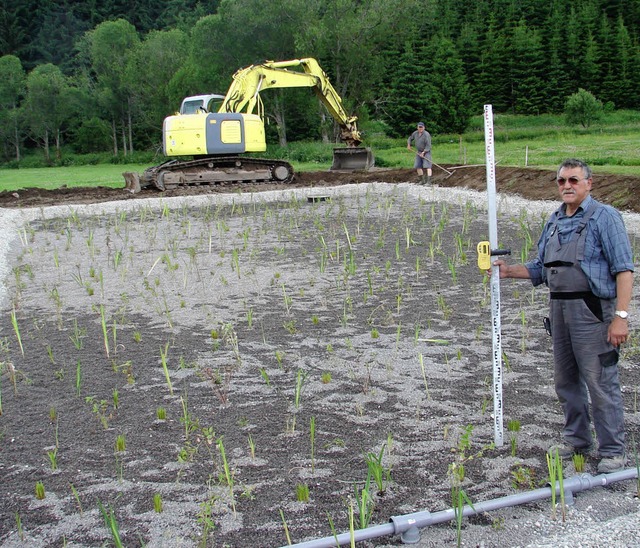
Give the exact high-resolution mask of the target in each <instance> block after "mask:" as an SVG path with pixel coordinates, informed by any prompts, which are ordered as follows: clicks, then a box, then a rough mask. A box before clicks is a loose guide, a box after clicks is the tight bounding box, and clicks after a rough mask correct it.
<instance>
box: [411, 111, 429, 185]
mask: <svg viewBox="0 0 640 548" xmlns="http://www.w3.org/2000/svg"><path fill="white" fill-rule="evenodd" d="M411 141H413V142H414V143H415V146H416V150H417V153H416V159H415V162H413V167H414V168H415V169H416V170H417V173H418V175H419V176H420V184H422V185H424V184H429V183H431V173H432V171H431V135H430V134H429V132H428V131H427V130H426V129H424V123H423V122H418V128H417V129H416V131H414V132H413V133H412V134H411V136H410V137H409V139H407V149H408V150H411ZM423 169H426V170H427V178H426V180H425V177H424V171H423Z"/></svg>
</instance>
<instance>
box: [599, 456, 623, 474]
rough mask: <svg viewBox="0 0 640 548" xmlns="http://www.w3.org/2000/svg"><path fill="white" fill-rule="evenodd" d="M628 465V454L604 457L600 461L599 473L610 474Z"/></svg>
mask: <svg viewBox="0 0 640 548" xmlns="http://www.w3.org/2000/svg"><path fill="white" fill-rule="evenodd" d="M626 465H627V456H626V455H618V456H617V457H603V458H602V460H601V461H600V462H599V463H598V473H599V474H609V473H611V472H617V471H618V470H622V469H624V467H625V466H626Z"/></svg>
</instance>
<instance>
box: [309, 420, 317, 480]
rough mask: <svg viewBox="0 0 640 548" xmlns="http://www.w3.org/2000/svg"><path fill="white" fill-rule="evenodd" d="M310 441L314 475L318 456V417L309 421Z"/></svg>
mask: <svg viewBox="0 0 640 548" xmlns="http://www.w3.org/2000/svg"><path fill="white" fill-rule="evenodd" d="M309 439H310V441H311V473H312V474H314V473H315V470H316V467H315V454H316V451H315V450H316V417H315V416H312V417H311V419H310V421H309Z"/></svg>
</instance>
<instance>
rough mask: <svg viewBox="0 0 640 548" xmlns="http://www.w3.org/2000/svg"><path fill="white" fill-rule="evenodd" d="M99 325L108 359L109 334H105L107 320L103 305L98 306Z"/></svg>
mask: <svg viewBox="0 0 640 548" xmlns="http://www.w3.org/2000/svg"><path fill="white" fill-rule="evenodd" d="M100 325H101V326H102V339H103V341H104V349H105V352H106V353H107V358H109V357H110V356H109V334H108V332H107V318H106V314H105V310H104V305H102V304H101V305H100Z"/></svg>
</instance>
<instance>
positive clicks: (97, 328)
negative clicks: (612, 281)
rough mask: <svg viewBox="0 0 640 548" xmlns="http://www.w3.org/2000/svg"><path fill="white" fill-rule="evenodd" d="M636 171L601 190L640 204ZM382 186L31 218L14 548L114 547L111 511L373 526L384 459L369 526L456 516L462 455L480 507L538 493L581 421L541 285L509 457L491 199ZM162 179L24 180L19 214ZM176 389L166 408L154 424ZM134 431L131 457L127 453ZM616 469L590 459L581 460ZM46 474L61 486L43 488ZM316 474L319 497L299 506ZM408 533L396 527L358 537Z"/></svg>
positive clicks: (17, 391) (514, 533) (535, 178)
mask: <svg viewBox="0 0 640 548" xmlns="http://www.w3.org/2000/svg"><path fill="white" fill-rule="evenodd" d="M445 176H446V174H445V173H444V172H442V171H440V170H437V169H436V173H435V177H434V181H435V182H436V183H437V184H438V185H440V186H467V187H469V188H473V189H480V190H481V189H484V188H485V186H486V184H485V170H484V168H482V167H469V168H461V169H458V170H456V171H455V174H454V175H453V176H451V177H448V178H446V177H445ZM413 178H415V174H414V173H413V172H412V171H411V170H406V169H405V170H379V171H374V172H370V173H361V174H345V173H342V174H340V173H332V172H322V173H302V174H299V175H298V176H297V177H296V180H295V182H294V184H295V185H298V186H314V187H322V186H334V185H341V184H347V183H354V182H364V181H382V182H388V183H400V182H406V181H408V180H409V181H410V180H412V179H413ZM497 181H498V189H499V190H501V191H507V192H517V193H518V194H521V195H522V196H524V197H526V198H530V199H556V198H557V195H556V193H557V189H556V184H555V182H554V174H553V173H551V172H541V171H536V170H523V169H515V168H499V169H498V170H497ZM639 186H640V178H631V177H609V176H607V177H603V176H596V177H595V179H594V191H593V194H594V195H595V196H596V197H598V198H600V199H602V200H604V201H605V202H609V203H614V204H615V205H617V206H618V207H620V208H621V209H625V210H633V211H639V209H638V208H639V207H640V202H639V199H640V198H639V194H640V193H638V189H639ZM242 188H243V189H246V190H248V191H260V190H267V189H273V188H277V187H276V186H273V185H269V186H266V185H261V186H255V185H244V186H243V187H242ZM408 188H409V190H411V189H412V187H408ZM236 190H237V187H233V186H231V185H230V186H225V187H219V188H214V189H210V188H190V189H185V190H183V191H178V192H172V193H167V195H184V194H186V193H194V194H197V193H212V192H229V191H236ZM386 192H387V191H385V192H383V193H380V195H377V194H376V193H371V194H367V195H366V196H365V195H364V194H361V195H360V196H359V197H358V196H356V197H337V198H332V200H327V201H326V202H320V203H306V202H303V203H287V202H282V203H281V204H273V205H262V206H260V205H252V206H251V207H246V208H245V210H242V208H238V207H235V208H230V207H229V208H226V209H216V210H215V212H214V211H213V210H212V209H209V210H203V209H200V210H199V209H196V208H194V209H193V210H192V211H191V210H190V211H189V212H188V213H187V212H186V211H177V210H176V212H175V213H172V214H167V215H165V213H164V212H162V214H159V213H155V214H154V213H152V212H151V210H147V209H142V208H141V210H140V211H138V212H137V213H132V214H130V216H126V215H125V216H122V215H120V216H116V215H113V216H108V215H102V216H96V217H90V218H87V219H83V218H76V217H69V218H68V219H66V218H65V219H49V220H41V221H34V222H32V223H31V227H30V228H29V229H26V230H25V231H21V233H20V241H18V240H19V239H18V238H17V237H15V238H14V240H15V242H14V245H13V246H12V250H11V253H10V257H9V262H10V268H11V269H12V274H10V275H8V276H7V280H6V283H7V286H8V288H9V291H10V299H11V303H12V305H13V306H14V307H15V310H16V320H17V322H18V325H19V326H20V334H21V338H22V343H23V345H24V354H23V353H22V352H21V351H20V348H19V347H18V345H17V343H16V337H15V334H14V328H13V326H12V323H11V316H10V311H9V310H5V311H4V312H3V316H2V318H1V319H0V333H1V334H2V339H0V342H2V346H0V363H1V364H2V365H3V366H4V367H3V369H2V376H1V379H0V380H1V383H2V384H1V385H0V386H1V395H2V411H3V413H2V415H1V416H0V478H1V479H0V545H1V546H3V547H13V546H25V545H26V546H63V545H70V546H71V545H72V546H104V545H107V544H108V545H111V544H112V543H113V535H112V534H110V533H109V532H108V531H107V529H106V528H105V526H104V520H103V518H102V516H101V513H100V511H99V505H100V504H102V505H103V507H105V509H106V511H107V512H110V511H113V512H114V517H115V521H116V522H117V524H118V526H119V528H120V534H121V536H122V539H123V544H124V546H128V547H130V546H143V545H146V546H167V547H169V546H170V547H174V546H196V545H203V546H204V545H206V546H215V547H222V546H228V547H234V548H246V547H248V546H252V547H255V548H262V547H275V546H281V545H286V544H287V538H286V534H285V527H284V525H283V517H284V520H285V521H286V523H287V526H288V528H289V533H290V534H291V537H292V541H293V542H300V541H302V540H304V539H312V538H318V537H326V536H330V535H331V528H330V520H331V521H332V522H333V523H334V525H335V528H336V530H337V532H338V533H342V532H344V531H348V527H349V519H348V511H347V510H348V508H349V506H352V507H355V508H356V509H355V514H356V516H355V519H356V521H357V520H358V519H359V511H358V509H357V505H356V504H355V496H354V492H355V489H358V492H359V493H360V495H359V496H360V497H361V496H362V495H361V489H362V488H363V487H364V486H365V478H366V476H367V464H366V459H367V458H368V459H369V461H373V462H374V463H375V461H376V460H377V459H378V460H380V461H381V464H382V467H383V469H384V470H385V471H389V474H390V475H389V477H388V478H387V477H386V476H385V475H383V478H382V480H383V484H384V490H383V491H378V489H377V488H373V487H372V488H371V492H372V500H373V501H374V502H375V504H374V506H373V514H372V516H371V518H370V523H371V524H381V523H387V522H388V519H389V517H390V516H393V515H402V514H407V513H411V512H415V511H419V510H424V509H426V510H430V511H439V510H444V509H447V508H449V507H451V505H452V501H451V486H452V483H454V481H455V479H454V476H453V475H452V466H455V467H457V470H458V472H460V466H462V467H463V468H464V474H462V476H463V477H462V479H461V483H460V487H461V488H462V489H463V490H464V491H465V492H466V493H467V495H468V496H469V497H470V498H471V500H473V501H474V502H477V501H481V500H489V499H493V498H497V497H502V496H505V495H509V494H513V493H519V492H522V491H526V490H532V489H535V488H539V487H541V486H543V485H544V483H545V478H546V476H547V470H546V462H545V457H544V454H545V448H546V447H547V446H548V445H549V444H550V443H553V442H556V441H558V436H559V432H560V429H561V426H562V414H561V411H560V408H559V406H558V404H557V401H556V398H555V395H554V393H553V387H552V372H551V367H550V345H549V341H548V337H547V335H546V334H545V332H544V329H543V328H542V325H541V324H542V322H541V320H542V316H543V315H544V313H545V309H546V295H545V292H544V290H541V289H538V290H536V291H535V292H532V290H531V288H530V285H526V283H524V282H521V281H512V283H508V284H506V283H505V284H504V285H503V296H502V305H503V319H502V325H503V342H502V345H503V349H504V352H505V357H508V364H507V365H508V367H507V369H506V371H505V373H504V402H505V404H504V405H505V424H506V421H507V419H517V420H518V421H520V423H521V425H522V426H521V430H520V431H519V432H513V433H508V432H505V444H504V446H503V447H500V448H490V446H489V444H490V443H491V441H492V440H493V422H492V419H491V412H492V381H491V329H490V310H489V308H490V307H489V305H488V300H487V299H488V292H487V284H486V283H483V282H482V276H479V274H478V269H477V266H475V265H474V264H473V263H474V261H475V254H474V253H473V250H472V244H474V243H475V242H476V241H478V239H482V237H483V236H484V238H486V221H485V215H484V214H483V213H479V212H475V211H472V209H469V208H466V207H465V208H461V207H457V206H451V207H448V208H447V207H442V206H438V205H437V204H435V205H434V204H429V203H428V202H427V203H423V202H421V201H420V200H415V196H409V194H407V193H408V192H409V191H407V187H406V186H404V188H403V187H400V186H398V187H393V188H392V189H391V190H389V191H388V193H386ZM425 194H426V192H425ZM158 195H159V193H157V192H153V191H145V192H141V193H140V194H137V195H131V194H129V193H128V192H125V191H124V190H110V189H104V188H97V189H90V190H89V189H79V190H71V189H62V190H58V191H52V192H47V191H41V190H27V191H18V192H16V193H3V194H0V207H13V208H15V207H38V206H47V205H54V204H55V205H59V204H86V203H95V202H101V201H112V200H138V199H141V198H148V197H157V196H158ZM407 196H409V198H408V199H407ZM418 202H420V203H418ZM256 208H257V209H256ZM212 215H214V216H215V217H212ZM439 225H440V226H441V227H442V226H444V227H446V228H445V230H444V231H441V232H440V233H439V235H438V234H437V233H436V229H437V227H438V226H439ZM534 225H535V223H534ZM536 229H537V225H535V226H532V231H535V230H536ZM521 230H522V225H519V224H518V223H517V222H513V223H512V224H511V223H510V221H509V219H508V218H506V217H505V218H503V223H502V225H501V237H502V242H503V243H504V244H505V245H506V246H508V247H512V248H513V249H516V250H518V249H520V246H521V244H522V240H523V234H522V232H521ZM452 234H453V235H462V234H466V236H465V237H464V238H462V239H460V240H458V239H456V238H453V237H452ZM319 235H322V238H323V239H321V238H320V237H319ZM466 238H468V240H466ZM534 238H535V236H534ZM347 240H350V242H349V243H348V242H347ZM463 240H465V241H463ZM534 241H535V240H534ZM321 242H324V243H325V244H326V246H327V247H326V249H325V251H324V252H323V248H322V244H321ZM430 242H431V245H433V247H430ZM352 244H353V245H354V248H353V249H354V258H355V261H354V264H353V269H351V265H350V263H349V261H348V260H347V255H346V252H347V245H349V246H350V245H352ZM336 246H338V247H336ZM462 248H464V249H466V250H467V253H468V255H469V256H468V258H463V257H462V256H461V255H460V251H461V249H462ZM430 249H431V252H432V253H431V254H430V252H429V250H430ZM234 257H237V258H238V260H237V262H234ZM451 258H454V259H453V260H452V259H451ZM514 260H516V259H515V258H514ZM323 262H324V266H323ZM325 268H326V270H325ZM102 306H103V308H101V307H102ZM101 311H103V312H104V315H105V329H106V331H107V333H106V334H107V339H108V343H107V346H108V347H109V350H110V352H109V354H108V355H107V352H106V349H105V341H104V339H105V332H104V330H103V328H102V325H101V324H102V322H101ZM634 344H636V343H634ZM164 352H167V353H168V358H167V360H168V369H169V372H170V375H171V380H172V391H171V390H169V386H168V383H167V380H166V377H165V375H164V372H163V369H162V366H161V356H162V354H163V353H164ZM419 360H423V365H424V369H423V370H421V365H420V361H419ZM637 361H638V358H637V352H636V353H634V352H628V355H627V356H626V358H625V360H624V363H625V367H624V368H622V369H621V376H622V384H623V391H624V397H625V412H626V416H627V434H628V436H629V438H631V436H632V435H634V436H635V439H640V437H639V435H640V430H639V428H640V414H639V413H638V409H637V387H638V386H639V385H640V368H639V367H638V365H637ZM8 364H11V369H9V366H8ZM11 371H15V373H13V374H11ZM323 375H325V378H324V379H323ZM297 388H299V399H298V398H297V397H296V394H297V393H298V390H297ZM116 389H117V390H118V393H119V397H118V404H117V405H116V402H115V400H114V398H113V393H114V390H116ZM161 406H162V407H164V408H166V410H167V418H166V420H157V419H156V409H157V408H158V407H161ZM312 421H314V422H313V424H315V445H314V447H313V452H312V446H311V431H312V428H311V424H312ZM467 427H469V428H471V429H467ZM119 434H123V435H125V436H126V451H124V452H118V451H116V450H115V447H114V444H115V441H116V437H117V435H119ZM512 437H513V438H514V439H515V440H516V441H515V442H514V444H515V445H514V446H512V445H511V441H510V440H511V438H512ZM251 444H254V445H255V454H252V450H251ZM222 449H224V450H225V452H226V459H227V461H228V464H229V473H230V474H232V475H233V482H232V483H233V486H234V489H233V498H231V496H230V491H229V488H228V483H227V479H226V472H225V466H224V459H223V458H222ZM512 450H513V454H512ZM53 455H55V456H56V457H57V464H58V468H57V469H56V470H52V466H51V457H52V456H53ZM514 455H515V456H514ZM596 463H597V460H596V459H595V458H592V457H589V458H588V459H587V463H586V466H587V468H586V471H587V472H589V473H594V472H595V465H596ZM566 466H567V467H568V468H567V470H566V472H567V474H572V473H575V471H573V470H571V466H572V465H571V464H567V465H566ZM38 481H42V482H43V484H44V486H45V488H46V492H47V495H46V497H45V499H44V500H37V499H36V497H35V496H34V487H35V484H36V482H38ZM632 483H633V482H623V483H622V484H621V485H620V486H619V487H616V485H614V486H613V487H612V488H611V489H610V492H609V493H608V494H607V498H606V503H603V504H601V505H598V504H597V503H596V502H594V499H593V498H590V497H589V496H584V497H577V499H578V500H577V502H576V504H575V506H574V508H575V510H573V512H575V513H574V514H571V512H570V513H569V516H568V518H567V523H568V524H569V525H568V526H570V525H571V523H576V521H578V520H580V519H583V517H584V516H587V515H588V516H589V519H590V520H592V522H594V523H597V522H599V521H603V522H604V521H606V520H607V519H609V518H612V517H615V516H619V515H626V514H628V513H630V512H633V511H635V510H637V500H636V499H635V498H634V497H633V487H634V486H633V485H632ZM301 485H306V486H307V487H308V488H309V497H310V498H309V502H297V501H296V490H297V488H298V486H301ZM154 495H159V496H161V498H162V501H163V504H164V511H163V512H162V513H157V512H155V511H154V505H153V497H154ZM595 496H596V497H598V499H600V498H601V497H603V495H602V490H600V494H596V495H595ZM360 500H362V499H361V498H360ZM234 506H235V511H234ZM281 512H282V513H281ZM553 516H554V512H553V511H552V510H551V507H550V503H549V502H548V501H542V502H539V503H530V504H527V505H524V506H522V507H514V508H509V509H506V510H503V511H501V512H491V513H490V514H489V513H488V514H483V515H480V516H475V517H471V518H468V519H465V520H464V523H463V530H462V538H463V540H464V543H465V544H464V545H466V546H485V547H490V546H496V547H497V546H500V547H503V546H526V545H528V544H530V543H534V544H535V543H536V542H537V541H539V540H541V539H543V538H548V537H549V536H550V535H553V534H557V533H560V534H561V533H562V531H563V527H564V525H563V523H562V521H561V520H560V518H559V517H558V515H556V516H555V518H554V517H553ZM579 516H583V517H579ZM355 527H356V528H359V525H358V523H356V525H355ZM21 537H23V538H24V539H25V540H24V541H22V540H21ZM455 542H456V530H455V528H454V527H452V526H451V524H443V525H440V526H433V527H429V528H428V529H427V530H426V532H425V535H424V537H423V541H422V543H421V544H420V546H421V547H426V546H452V545H455ZM387 543H389V544H387ZM400 544H401V541H400V539H399V538H397V537H393V538H389V537H383V538H381V539H378V540H374V541H371V542H368V543H366V544H365V543H363V544H362V545H363V546H365V545H366V546H378V547H379V546H392V545H393V546H395V545H400ZM585 545H586V544H585Z"/></svg>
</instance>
